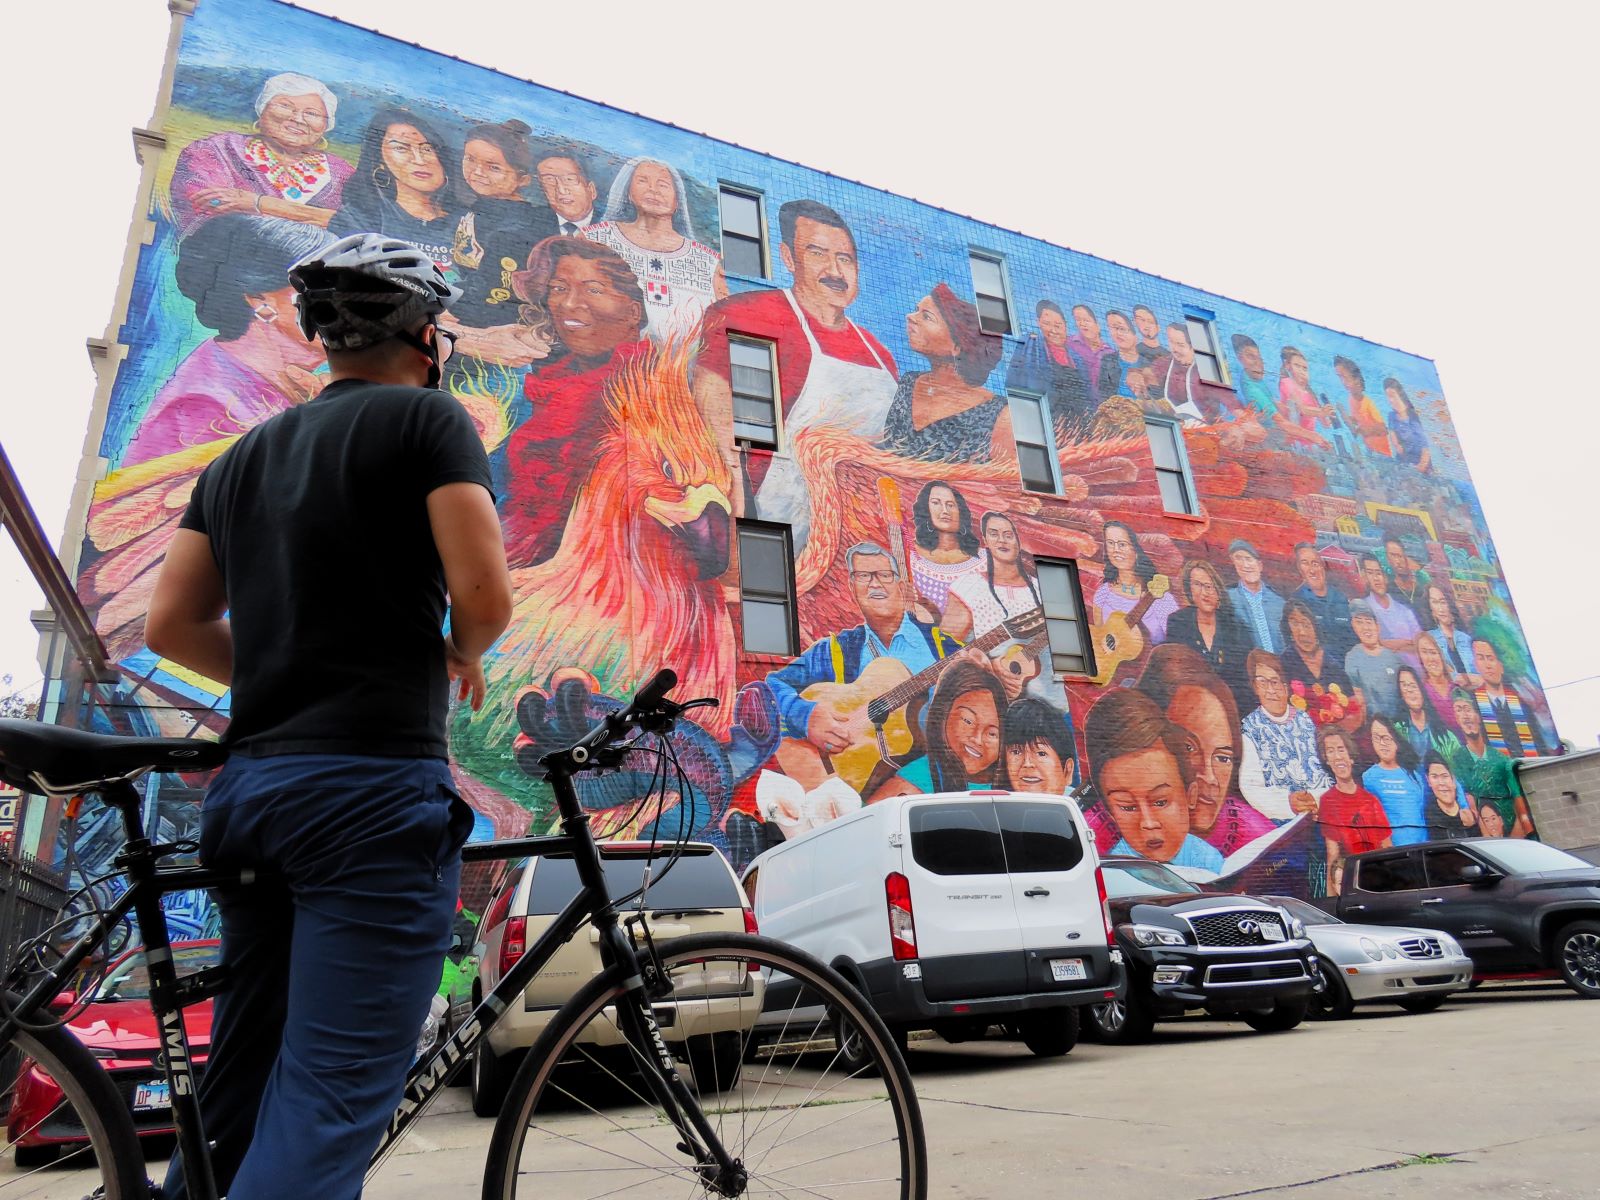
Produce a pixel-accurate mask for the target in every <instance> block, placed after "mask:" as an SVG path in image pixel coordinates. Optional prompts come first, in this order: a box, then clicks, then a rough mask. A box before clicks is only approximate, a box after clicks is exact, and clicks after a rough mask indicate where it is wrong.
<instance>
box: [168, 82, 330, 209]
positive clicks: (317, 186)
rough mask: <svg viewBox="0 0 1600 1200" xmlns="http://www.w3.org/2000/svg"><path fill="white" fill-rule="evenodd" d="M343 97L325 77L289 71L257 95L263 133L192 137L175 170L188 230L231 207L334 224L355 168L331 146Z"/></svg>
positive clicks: (177, 201)
mask: <svg viewBox="0 0 1600 1200" xmlns="http://www.w3.org/2000/svg"><path fill="white" fill-rule="evenodd" d="M338 108H339V102H338V100H337V99H336V98H335V97H334V94H333V93H332V92H331V91H329V90H328V88H327V86H326V85H325V84H323V83H322V81H321V80H318V79H313V78H311V77H310V76H309V75H296V74H293V73H290V72H286V73H284V74H280V75H274V76H272V77H271V78H270V79H268V80H267V81H266V83H264V84H263V85H262V86H261V91H260V93H259V94H258V95H257V96H256V121H255V126H254V129H255V132H254V133H249V134H243V133H214V134H212V135H211V136H210V137H205V138H200V139H199V140H197V141H194V142H190V143H189V144H188V145H187V146H185V147H184V148H183V151H182V152H181V153H180V154H179V155H178V162H177V165H176V166H175V167H174V169H173V172H172V216H173V220H174V221H176V222H177V226H178V233H179V235H180V236H184V237H187V236H188V235H189V234H190V233H192V232H194V230H195V228H196V227H197V226H198V225H200V223H201V222H203V221H206V220H209V219H210V218H211V217H217V216H221V215H223V214H224V213H252V214H255V215H258V216H263V217H281V218H283V219H284V220H288V221H304V222H307V223H309V224H312V225H321V226H323V227H324V228H326V227H327V224H328V221H329V219H330V218H332V216H333V214H334V212H335V211H336V210H337V209H338V207H339V204H340V201H341V198H342V193H343V190H344V183H345V180H347V179H349V178H350V176H351V175H352V174H354V173H355V168H354V167H352V166H351V165H350V164H349V163H347V162H346V161H345V160H344V159H342V158H340V157H339V156H338V155H337V154H329V153H328V150H327V146H328V140H327V134H328V133H329V132H330V131H331V130H332V129H333V126H334V117H335V115H336V114H337V112H338Z"/></svg>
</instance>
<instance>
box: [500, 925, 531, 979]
mask: <svg viewBox="0 0 1600 1200" xmlns="http://www.w3.org/2000/svg"><path fill="white" fill-rule="evenodd" d="M527 948H528V918H527V917H508V918H506V931H505V934H504V935H503V936H502V937H501V938H500V978H501V979H504V978H505V977H506V976H507V975H508V974H510V972H511V968H512V967H514V966H516V964H517V959H519V958H521V957H522V952H523V951H524V950H526V949H527Z"/></svg>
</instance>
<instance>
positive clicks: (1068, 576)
mask: <svg viewBox="0 0 1600 1200" xmlns="http://www.w3.org/2000/svg"><path fill="white" fill-rule="evenodd" d="M1035 561H1036V562H1037V563H1038V565H1039V594H1040V596H1041V597H1042V598H1043V600H1044V624H1045V631H1046V632H1047V633H1048V634H1049V635H1050V661H1051V662H1052V663H1054V664H1055V669H1056V670H1057V671H1059V672H1061V673H1062V674H1067V675H1093V674H1094V660H1093V658H1092V657H1091V656H1090V654H1089V640H1088V638H1086V637H1085V636H1084V632H1083V626H1084V622H1083V591H1082V590H1081V589H1080V588H1079V586H1078V568H1077V566H1076V564H1074V563H1070V562H1067V561H1066V560H1065V559H1059V558H1041V559H1037V560H1035Z"/></svg>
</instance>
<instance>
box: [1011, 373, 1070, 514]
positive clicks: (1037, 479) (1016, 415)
mask: <svg viewBox="0 0 1600 1200" xmlns="http://www.w3.org/2000/svg"><path fill="white" fill-rule="evenodd" d="M1008 399H1009V400H1010V401H1011V435H1012V437H1013V438H1015V439H1016V443H1017V468H1018V470H1019V471H1021V473H1022V486H1023V487H1025V488H1027V489H1028V490H1029V491H1030V492H1055V491H1059V490H1060V488H1059V487H1058V486H1057V484H1056V439H1055V431H1054V430H1053V429H1052V427H1051V421H1050V406H1049V404H1048V403H1046V402H1045V400H1044V398H1043V397H1040V396H1009V397H1008Z"/></svg>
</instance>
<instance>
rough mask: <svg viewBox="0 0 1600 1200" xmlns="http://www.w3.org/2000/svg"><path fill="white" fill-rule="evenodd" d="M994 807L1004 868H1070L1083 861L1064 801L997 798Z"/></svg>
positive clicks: (1076, 832) (1019, 869)
mask: <svg viewBox="0 0 1600 1200" xmlns="http://www.w3.org/2000/svg"><path fill="white" fill-rule="evenodd" d="M995 809H996V810H997V811H998V812H999V814H1000V836H1001V839H1002V841H1003V842H1004V844H1005V850H1006V869H1007V870H1008V871H1070V870H1072V868H1073V867H1075V866H1077V865H1078V864H1079V863H1080V862H1082V861H1083V840H1082V839H1081V838H1080V837H1079V836H1078V827H1077V826H1076V825H1074V824H1073V823H1072V815H1071V814H1070V813H1068V812H1067V806H1066V805H1065V804H1060V803H1054V804H1050V803H1045V802H1043V801H1038V800H1031V801H1021V802H1019V801H1014V800H1001V801H998V802H997V803H996V804H995Z"/></svg>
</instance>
